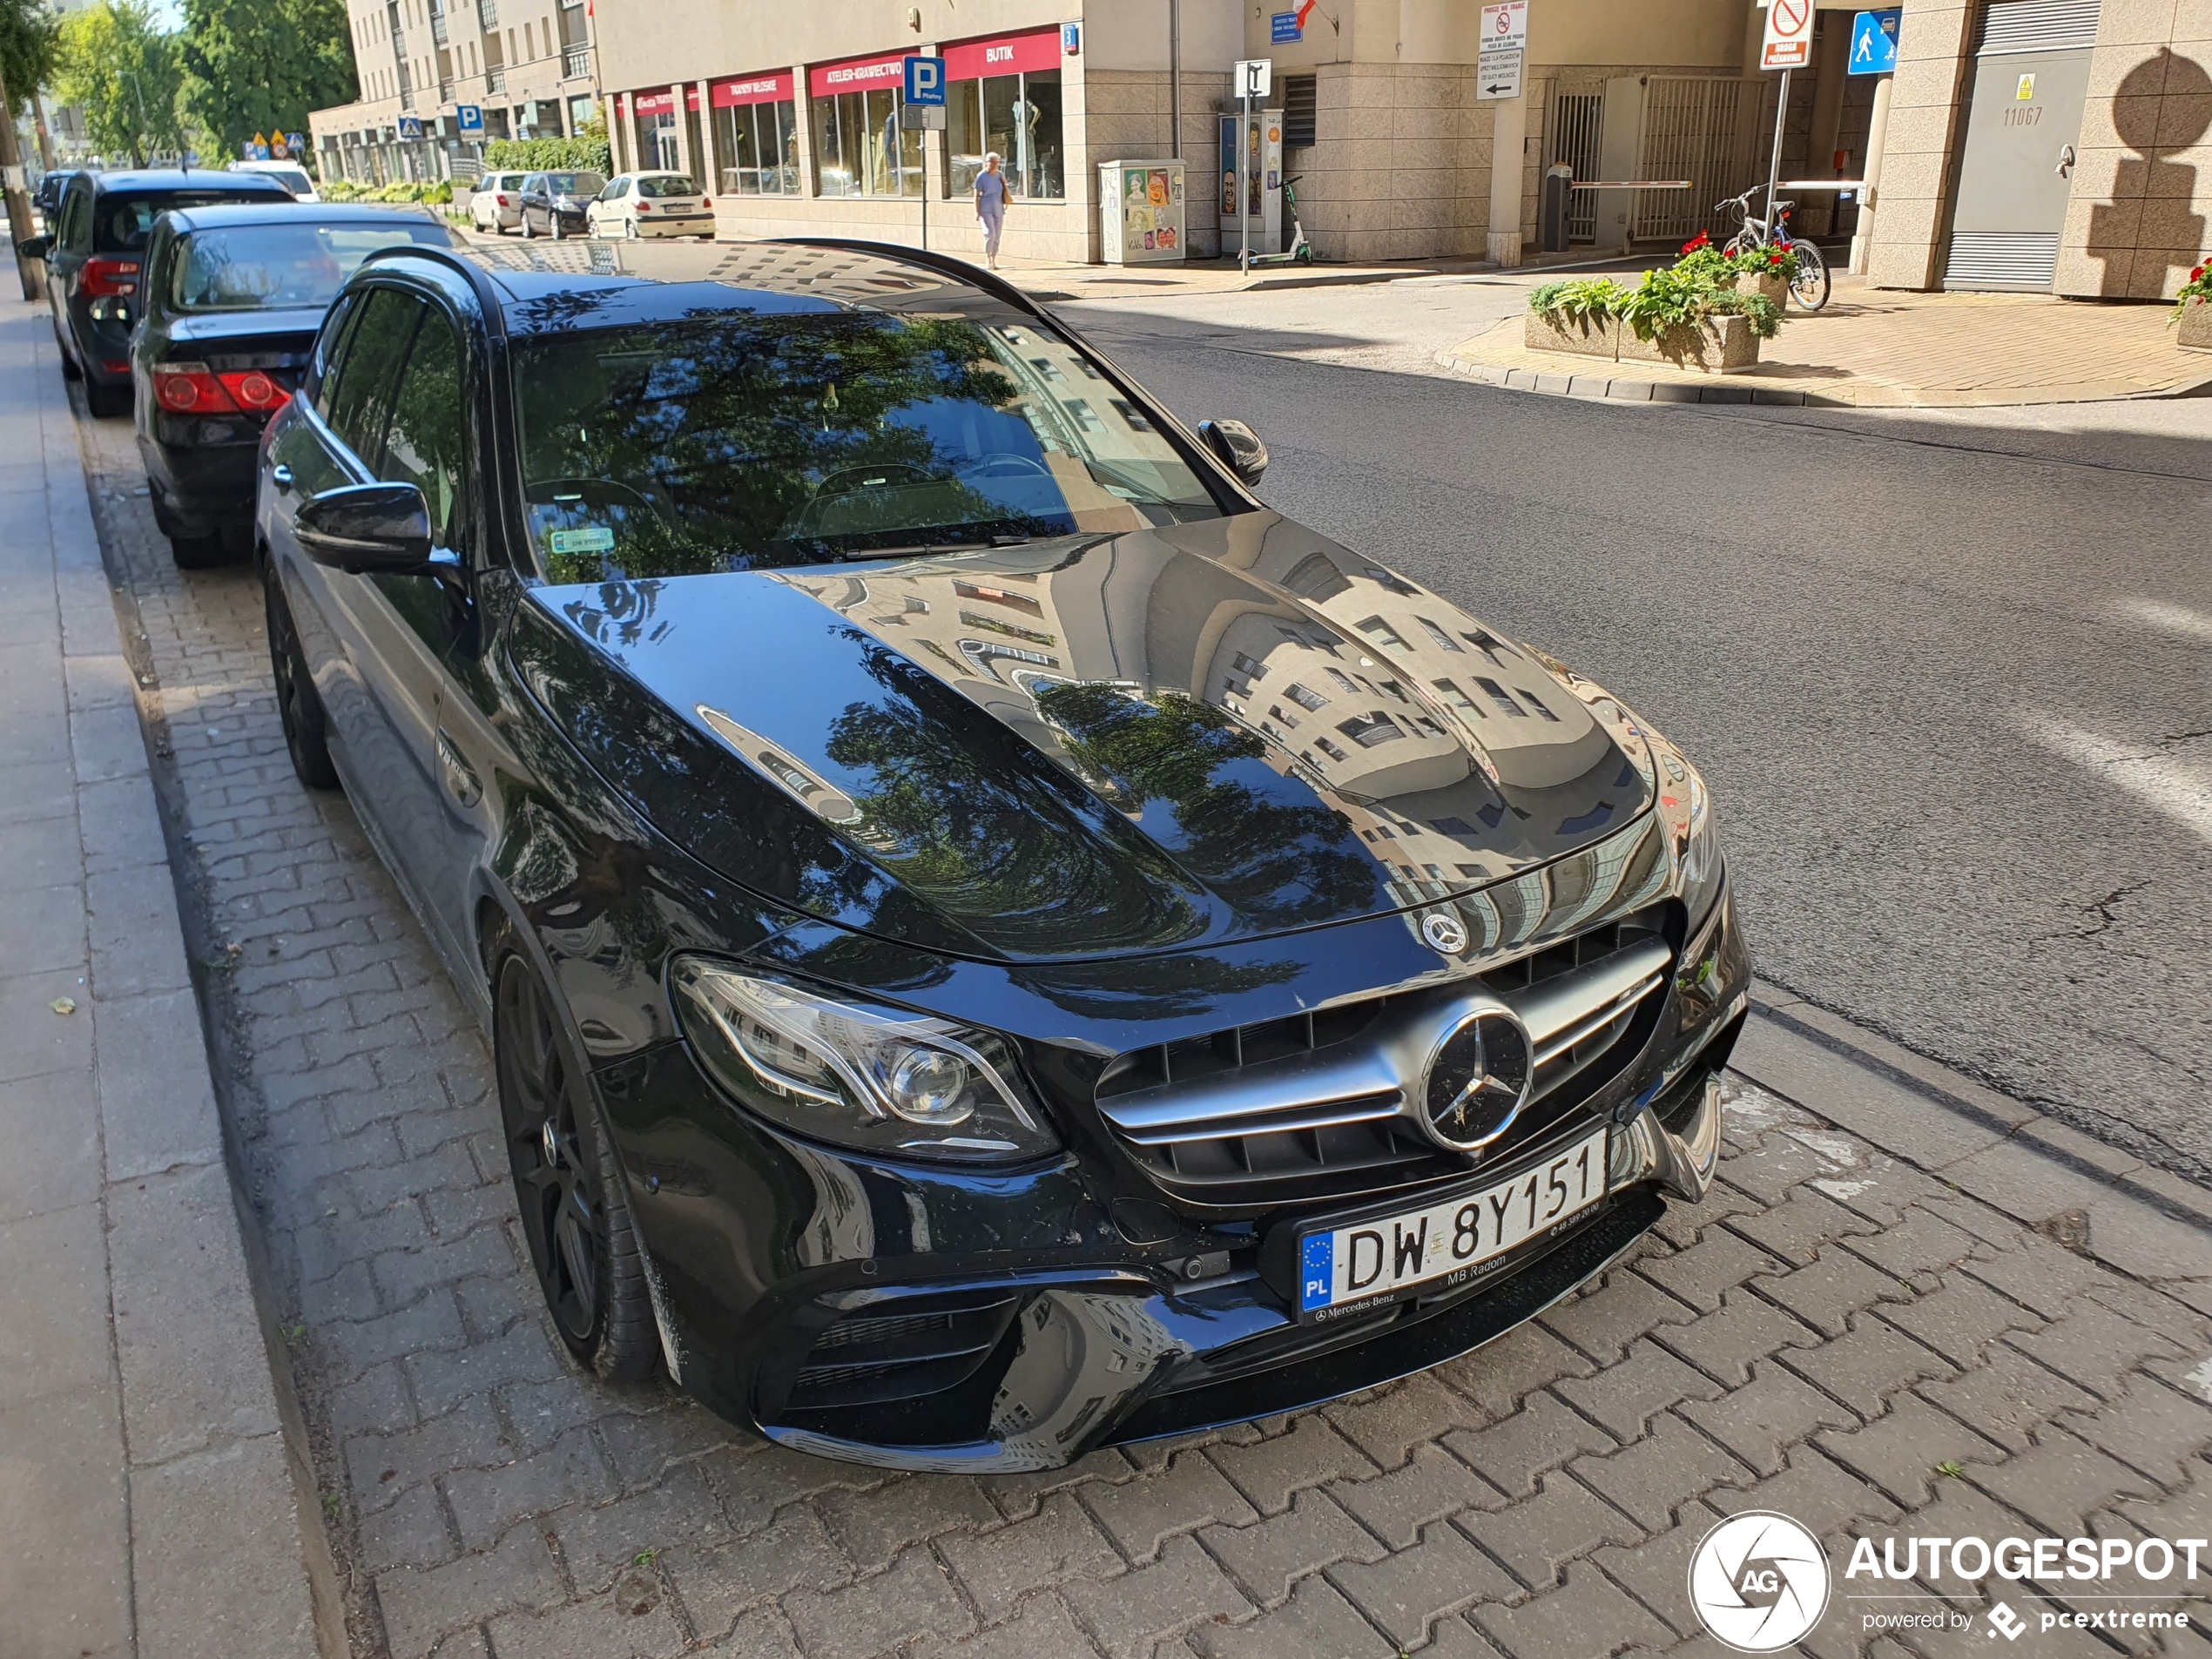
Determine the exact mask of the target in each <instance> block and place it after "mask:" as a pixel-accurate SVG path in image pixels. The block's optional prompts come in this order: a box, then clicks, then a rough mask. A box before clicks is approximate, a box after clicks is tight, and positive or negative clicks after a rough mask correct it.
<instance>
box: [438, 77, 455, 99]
mask: <svg viewBox="0 0 2212 1659" xmlns="http://www.w3.org/2000/svg"><path fill="white" fill-rule="evenodd" d="M438 102H439V103H441V104H450V103H452V102H453V83H452V82H451V81H440V82H439V83H438Z"/></svg>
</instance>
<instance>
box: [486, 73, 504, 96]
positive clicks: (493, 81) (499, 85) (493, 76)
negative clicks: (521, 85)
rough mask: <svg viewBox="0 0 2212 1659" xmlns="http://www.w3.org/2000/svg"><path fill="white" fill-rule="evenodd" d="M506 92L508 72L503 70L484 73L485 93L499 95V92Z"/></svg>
mask: <svg viewBox="0 0 2212 1659" xmlns="http://www.w3.org/2000/svg"><path fill="white" fill-rule="evenodd" d="M506 90H507V71H505V70H503V69H492V70H487V71H484V91H487V92H493V93H497V92H504V91H506Z"/></svg>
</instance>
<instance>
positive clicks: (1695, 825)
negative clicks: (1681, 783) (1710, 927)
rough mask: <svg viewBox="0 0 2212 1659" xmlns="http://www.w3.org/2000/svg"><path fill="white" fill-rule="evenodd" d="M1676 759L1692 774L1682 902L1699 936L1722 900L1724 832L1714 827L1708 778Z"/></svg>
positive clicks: (1684, 851)
mask: <svg viewBox="0 0 2212 1659" xmlns="http://www.w3.org/2000/svg"><path fill="white" fill-rule="evenodd" d="M1675 759H1677V760H1678V761H1679V764H1680V765H1681V766H1682V768H1683V771H1685V772H1688V773H1689V779H1688V786H1689V838H1688V840H1687V841H1686V842H1685V844H1684V846H1683V854H1682V901H1683V904H1684V905H1685V906H1687V907H1689V926H1690V929H1691V931H1692V932H1693V933H1695V931H1696V928H1697V927H1698V926H1699V925H1700V924H1701V923H1702V922H1703V921H1704V920H1705V917H1706V915H1707V914H1708V913H1710V911H1711V909H1712V907H1713V901H1714V900H1716V899H1718V898H1719V897H1720V894H1721V885H1722V877H1723V865H1722V862H1721V843H1720V833H1719V832H1718V831H1717V830H1716V828H1715V827H1714V826H1713V796H1712V792H1711V791H1710V790H1709V789H1707V788H1706V787H1705V780H1704V779H1703V778H1702V777H1700V776H1699V775H1698V772H1697V768H1696V767H1695V766H1693V765H1690V764H1689V762H1688V761H1687V760H1680V759H1679V757H1675Z"/></svg>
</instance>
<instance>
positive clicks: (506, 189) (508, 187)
mask: <svg viewBox="0 0 2212 1659" xmlns="http://www.w3.org/2000/svg"><path fill="white" fill-rule="evenodd" d="M469 218H470V219H473V220H474V221H475V226H476V228H477V229H478V230H480V231H489V232H491V233H493V234H494V235H496V236H504V235H506V234H507V233H508V232H509V231H511V230H513V229H514V228H515V227H516V226H518V225H520V224H521V223H522V222H523V175H522V174H521V173H519V172H488V173H486V174H485V175H484V176H483V177H482V179H478V180H477V181H476V188H475V193H474V194H472V195H471V196H470V197H469Z"/></svg>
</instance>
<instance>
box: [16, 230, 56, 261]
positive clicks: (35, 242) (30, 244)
mask: <svg viewBox="0 0 2212 1659" xmlns="http://www.w3.org/2000/svg"><path fill="white" fill-rule="evenodd" d="M53 251H54V239H53V238H52V237H51V236H26V237H24V239H23V240H22V241H20V242H18V243H17V244H16V257H17V259H19V260H43V259H44V258H45V257H46V256H47V255H48V254H50V253H52V252H53Z"/></svg>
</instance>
